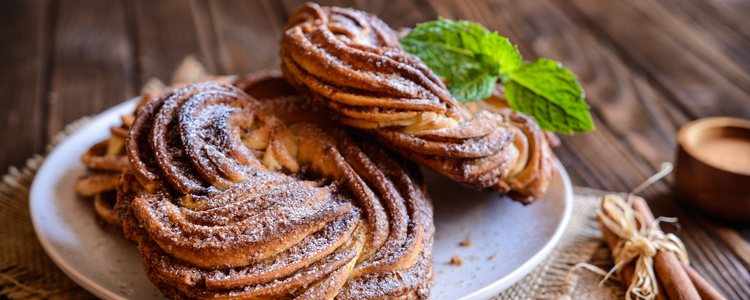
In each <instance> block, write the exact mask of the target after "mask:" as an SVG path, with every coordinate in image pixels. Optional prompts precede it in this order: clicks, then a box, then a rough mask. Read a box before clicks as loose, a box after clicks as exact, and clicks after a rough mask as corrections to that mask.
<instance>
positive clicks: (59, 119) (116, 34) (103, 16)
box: [46, 0, 136, 134]
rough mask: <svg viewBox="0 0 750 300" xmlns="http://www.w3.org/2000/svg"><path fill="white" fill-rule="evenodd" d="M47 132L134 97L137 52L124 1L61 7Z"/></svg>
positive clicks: (89, 0)
mask: <svg viewBox="0 0 750 300" xmlns="http://www.w3.org/2000/svg"><path fill="white" fill-rule="evenodd" d="M58 13H59V18H58V20H57V24H56V30H55V39H54V46H53V47H54V53H53V56H52V57H53V61H52V75H51V76H52V78H51V84H50V88H49V99H48V106H49V107H48V109H47V116H46V118H47V121H48V124H47V132H48V133H50V134H53V133H56V132H58V131H60V129H62V127H63V126H64V125H65V124H68V123H70V122H72V121H74V120H76V119H77V118H80V117H81V116H85V115H92V114H95V113H99V112H101V111H103V110H105V109H107V108H109V107H111V106H112V105H114V104H117V103H120V102H122V101H123V100H126V99H129V98H132V97H133V96H135V95H136V88H135V84H134V81H135V76H136V75H135V67H134V66H135V63H134V61H133V49H132V45H131V41H130V40H129V35H128V32H127V22H126V19H125V7H124V6H123V2H122V1H99V0H68V1H61V2H60V3H59V12H58Z"/></svg>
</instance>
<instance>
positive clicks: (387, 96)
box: [281, 3, 555, 203]
mask: <svg viewBox="0 0 750 300" xmlns="http://www.w3.org/2000/svg"><path fill="white" fill-rule="evenodd" d="M281 58H282V71H283V74H284V77H285V78H286V79H287V80H288V81H289V83H290V84H292V85H293V86H294V87H295V88H296V89H298V90H299V91H300V93H302V94H304V95H305V96H306V97H307V98H309V99H310V100H312V101H313V102H314V103H315V104H317V105H319V106H321V107H325V108H326V109H328V110H329V111H330V112H331V113H332V114H333V116H334V117H335V118H336V119H338V120H339V121H340V122H342V123H344V124H346V125H349V126H352V127H356V128H360V129H364V130H367V131H369V132H371V134H373V135H374V136H376V137H377V138H378V139H379V140H381V141H382V142H384V144H386V145H387V146H388V147H390V148H391V149H393V150H394V151H396V152H397V153H399V154H401V155H403V156H405V157H407V158H409V159H411V160H414V161H416V162H418V163H420V164H422V165H425V166H427V167H429V168H431V169H433V170H435V171H436V172H438V173H440V174H443V175H445V176H448V177H450V178H452V179H453V180H456V181H458V182H460V183H462V184H464V185H467V186H469V187H472V188H475V189H495V190H498V191H500V192H503V193H508V194H509V195H510V196H512V197H513V198H514V199H516V200H519V201H521V202H523V203H531V202H533V201H534V200H536V199H538V198H540V197H541V196H542V195H543V194H544V192H545V190H546V187H547V185H548V184H549V181H550V179H551V177H552V174H553V173H554V169H555V167H554V155H553V154H552V151H551V149H550V146H549V143H548V141H547V138H546V135H545V133H544V131H543V130H542V129H541V128H539V126H538V125H537V124H536V123H534V122H533V120H531V119H530V118H529V117H527V116H524V115H522V114H520V113H514V112H512V111H510V110H509V109H502V108H501V107H502V105H501V106H500V107H493V105H492V103H502V102H504V101H502V100H497V101H494V100H492V99H488V100H487V101H485V102H486V103H485V104H486V105H473V106H474V107H473V108H474V109H472V107H467V106H470V105H467V106H462V105H459V104H458V102H457V101H456V100H455V99H453V97H452V96H451V95H450V93H449V92H448V90H447V89H446V87H445V85H444V84H443V82H442V81H440V79H439V78H438V77H437V76H435V75H434V74H433V73H432V72H431V71H430V70H429V68H427V66H426V65H425V64H424V63H422V62H421V61H420V60H419V59H418V58H416V57H414V56H412V55H410V54H408V53H406V52H404V51H403V50H401V48H400V46H399V44H398V42H397V40H396V34H395V32H393V30H391V29H390V28H389V27H388V26H387V25H386V24H385V23H383V22H382V21H381V20H380V19H378V18H377V17H375V16H372V15H369V14H367V13H364V12H361V11H357V10H353V9H344V8H337V7H321V6H319V5H317V4H311V3H308V4H306V5H305V6H303V7H302V8H301V9H299V10H298V11H297V12H296V13H294V14H293V15H292V16H291V18H290V22H289V23H288V25H287V29H286V31H285V32H284V36H283V37H282V41H281Z"/></svg>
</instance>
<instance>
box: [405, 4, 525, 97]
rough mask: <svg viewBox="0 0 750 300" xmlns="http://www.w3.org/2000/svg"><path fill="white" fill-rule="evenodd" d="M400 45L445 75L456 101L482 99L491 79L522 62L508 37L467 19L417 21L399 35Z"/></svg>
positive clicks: (488, 89)
mask: <svg viewBox="0 0 750 300" xmlns="http://www.w3.org/2000/svg"><path fill="white" fill-rule="evenodd" d="M401 45H402V46H403V47H404V50H406V51H407V52H409V53H412V54H414V55H416V56H417V57H419V58H420V59H421V60H422V61H423V62H425V64H427V66H428V67H430V69H432V71H434V72H435V73H437V74H438V75H440V76H443V77H445V78H446V79H447V80H448V87H449V89H450V90H451V94H453V96H454V97H456V99H458V100H459V101H477V100H482V99H484V98H485V97H487V96H489V95H490V94H491V91H492V90H491V89H490V85H489V84H488V82H489V81H490V80H495V81H497V78H498V77H499V76H500V75H503V76H505V72H507V70H512V69H515V68H517V67H518V66H519V65H520V64H521V55H520V54H519V52H518V49H516V47H514V46H513V45H512V44H511V43H510V42H509V41H508V39H506V38H504V37H502V36H500V35H498V34H497V33H496V32H490V31H489V30H487V29H486V28H484V27H482V26H481V25H479V24H476V23H472V22H468V21H452V20H446V19H440V20H437V21H431V22H426V23H422V24H418V25H417V27H416V28H414V29H413V30H412V31H411V32H409V34H407V35H406V36H404V37H403V38H401ZM493 84H494V83H493ZM492 88H494V86H493V87H492ZM487 91H489V93H488V92H487Z"/></svg>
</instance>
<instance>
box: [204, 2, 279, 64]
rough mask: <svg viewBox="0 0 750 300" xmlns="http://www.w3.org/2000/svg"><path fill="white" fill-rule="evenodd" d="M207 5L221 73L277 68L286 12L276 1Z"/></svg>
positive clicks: (211, 3)
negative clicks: (282, 10) (214, 34)
mask: <svg viewBox="0 0 750 300" xmlns="http://www.w3.org/2000/svg"><path fill="white" fill-rule="evenodd" d="M209 8H210V9H209V10H210V11H211V19H212V20H213V24H214V30H215V33H216V47H217V49H218V51H219V53H218V56H219V61H220V62H221V63H220V65H221V67H220V70H221V71H222V72H223V73H226V74H241V73H247V72H250V71H258V70H266V69H278V68H279V63H280V60H279V46H278V45H279V39H280V38H281V32H282V28H283V26H284V23H285V22H286V16H285V15H283V13H282V12H281V10H280V8H279V7H278V3H277V2H276V1H265V0H264V1H236V0H231V1H210V2H209ZM261 45H262V46H261Z"/></svg>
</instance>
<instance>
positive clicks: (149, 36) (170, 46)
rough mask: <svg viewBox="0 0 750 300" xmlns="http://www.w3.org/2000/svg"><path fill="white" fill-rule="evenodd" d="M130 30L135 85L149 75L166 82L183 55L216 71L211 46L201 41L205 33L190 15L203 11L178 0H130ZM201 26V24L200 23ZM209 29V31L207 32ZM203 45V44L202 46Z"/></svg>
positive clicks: (146, 78) (143, 81)
mask: <svg viewBox="0 0 750 300" xmlns="http://www.w3.org/2000/svg"><path fill="white" fill-rule="evenodd" d="M126 5H130V6H132V8H133V11H134V15H133V16H132V18H133V22H132V25H131V26H133V27H134V28H133V29H132V30H133V32H134V33H135V36H134V37H133V39H134V45H136V48H135V51H136V53H137V58H138V60H137V63H138V71H139V76H138V84H137V85H138V86H140V85H142V84H143V83H145V82H146V81H147V80H148V79H149V78H152V77H156V78H159V79H160V80H161V81H162V82H164V83H169V82H170V80H171V77H172V73H173V72H174V70H175V69H176V68H177V66H179V64H180V63H181V62H182V60H183V59H184V58H185V57H186V56H193V57H195V58H196V59H197V60H198V61H200V62H201V63H202V64H203V65H204V66H205V67H206V69H207V71H209V72H214V73H215V72H217V70H216V64H215V62H214V54H213V49H214V48H213V47H210V46H209V45H207V43H203V42H202V40H203V39H208V40H210V39H211V37H209V36H201V35H200V34H199V33H203V32H205V31H199V30H198V27H199V25H203V24H202V23H198V22H197V21H196V20H197V19H198V18H197V17H195V16H194V14H206V13H207V12H205V11H202V10H200V9H194V7H195V6H194V5H191V3H190V2H186V1H182V0H167V1H146V0H141V1H132V2H127V3H126ZM204 26H205V25H204ZM209 32H210V31H209ZM204 45H206V46H204Z"/></svg>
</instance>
